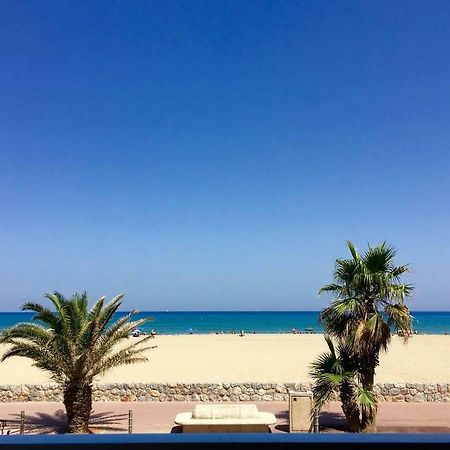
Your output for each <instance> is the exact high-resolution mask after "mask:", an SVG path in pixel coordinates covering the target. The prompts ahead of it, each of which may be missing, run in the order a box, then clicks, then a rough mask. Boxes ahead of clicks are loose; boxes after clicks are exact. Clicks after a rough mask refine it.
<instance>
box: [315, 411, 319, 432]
mask: <svg viewBox="0 0 450 450" xmlns="http://www.w3.org/2000/svg"><path fill="white" fill-rule="evenodd" d="M319 415H320V411H319V408H314V433H319V430H320V423H319Z"/></svg>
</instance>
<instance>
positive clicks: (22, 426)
mask: <svg viewBox="0 0 450 450" xmlns="http://www.w3.org/2000/svg"><path fill="white" fill-rule="evenodd" d="M24 432H25V411H20V434H24Z"/></svg>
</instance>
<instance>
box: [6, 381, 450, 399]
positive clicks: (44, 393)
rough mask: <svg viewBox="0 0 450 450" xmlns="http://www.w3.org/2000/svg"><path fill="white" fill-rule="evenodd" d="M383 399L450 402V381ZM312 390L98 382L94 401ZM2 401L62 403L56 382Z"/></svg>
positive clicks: (10, 388) (14, 392)
mask: <svg viewBox="0 0 450 450" xmlns="http://www.w3.org/2000/svg"><path fill="white" fill-rule="evenodd" d="M375 389H376V392H377V394H378V398H379V401H381V402H450V383H447V384H416V383H384V384H378V385H377V386H376V388H375ZM291 390H293V391H309V390H311V384H308V383H216V384H187V383H164V384H143V383H130V384H122V383H115V384H98V385H94V390H93V393H94V401H105V402H107V401H122V402H133V401H138V402H166V401H167V402H171V401H180V402H181V401H193V402H239V401H242V402H245V401H285V400H287V399H288V397H289V395H288V392H289V391H291ZM0 401H1V402H23V401H34V402H44V401H45V402H61V401H62V394H61V389H60V387H59V386H58V385H57V384H56V383H48V384H42V385H29V384H26V385H2V386H0Z"/></svg>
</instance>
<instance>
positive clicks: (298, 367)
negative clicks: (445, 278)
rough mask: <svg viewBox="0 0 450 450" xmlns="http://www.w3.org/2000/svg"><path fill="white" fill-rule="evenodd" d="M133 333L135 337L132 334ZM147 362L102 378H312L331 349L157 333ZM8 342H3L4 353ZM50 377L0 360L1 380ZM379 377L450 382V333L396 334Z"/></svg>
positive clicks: (263, 338)
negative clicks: (312, 366)
mask: <svg viewBox="0 0 450 450" xmlns="http://www.w3.org/2000/svg"><path fill="white" fill-rule="evenodd" d="M133 339H134V338H133ZM150 343H151V345H157V348H155V349H153V350H150V351H149V352H148V357H149V361H148V362H147V363H142V364H136V365H133V366H124V367H119V368H116V369H114V370H112V371H111V372H109V373H108V374H107V375H106V376H104V377H102V378H100V379H99V380H97V381H98V382H102V383H113V382H114V383H122V382H123V383H132V382H140V383H152V382H154V383H160V382H186V383H208V382H210V383H215V382H247V381H253V382H255V381H258V382H307V381H310V378H309V376H308V370H309V369H308V366H309V364H310V363H311V361H313V360H314V358H315V357H316V356H317V355H318V354H319V353H321V352H323V351H325V350H326V344H325V341H324V339H323V336H322V335H319V334H316V335H290V334H278V335H275V334H265V335H264V334H260V335H246V336H244V337H240V336H238V335H183V336H157V337H156V339H154V340H151V341H150ZM4 348H5V347H4V346H3V347H1V346H0V353H3V351H4ZM49 381H51V379H50V378H49V377H48V376H47V375H46V374H45V373H44V372H43V371H42V370H40V369H37V368H35V367H32V365H31V362H30V361H29V360H28V359H25V358H12V359H10V360H7V361H5V362H3V363H1V364H0V383H1V384H40V383H45V382H49ZM376 382H379V383H388V382H393V383H394V382H411V383H439V382H442V383H445V382H447V383H449V382H450V336H444V335H419V336H414V337H412V338H411V339H410V340H409V341H408V343H407V344H406V345H404V344H403V340H402V339H400V338H398V337H394V338H393V340H392V343H391V346H390V350H389V352H388V353H387V354H382V356H381V364H380V367H379V368H378V370H377V373H376Z"/></svg>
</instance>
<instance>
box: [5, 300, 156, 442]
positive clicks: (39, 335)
mask: <svg viewBox="0 0 450 450" xmlns="http://www.w3.org/2000/svg"><path fill="white" fill-rule="evenodd" d="M45 297H46V298H48V299H49V300H50V301H51V302H52V304H53V306H54V308H55V311H53V310H51V309H49V308H46V307H44V306H42V305H40V304H38V303H31V302H30V303H25V304H24V305H23V306H22V310H23V311H32V312H34V313H36V315H35V316H34V318H33V321H34V322H33V323H20V324H18V325H15V326H14V327H12V328H9V329H7V330H5V331H4V332H3V333H2V334H1V336H0V342H2V343H8V344H11V346H10V347H9V349H8V350H7V351H6V352H5V353H4V355H3V356H2V358H1V360H2V361H4V360H5V359H8V358H11V357H12V356H22V357H26V358H30V359H32V360H33V361H34V364H33V365H34V366H36V367H39V368H40V369H43V370H45V371H47V372H49V373H50V374H51V377H52V378H53V380H55V381H56V382H57V383H59V384H60V385H61V388H62V391H63V402H64V406H65V408H66V413H67V432H68V433H87V432H89V418H90V414H91V409H92V383H93V380H94V377H96V376H98V375H103V374H104V373H105V372H107V371H108V370H110V369H112V368H113V367H117V366H120V365H123V364H133V363H137V362H143V361H147V358H146V357H145V356H143V355H142V353H143V352H144V351H145V350H148V349H149V348H152V347H148V346H147V347H146V346H142V344H143V343H145V341H147V339H149V338H150V337H151V336H147V337H145V338H144V339H142V340H140V341H139V342H134V343H132V344H126V343H124V341H126V340H127V339H128V337H129V334H130V332H131V330H132V329H133V328H135V327H139V326H141V325H142V324H144V323H145V322H147V321H149V320H152V319H151V318H144V319H139V320H135V321H131V320H130V318H131V316H132V315H133V314H134V312H131V313H128V314H126V315H124V316H123V317H121V318H119V319H118V320H116V321H115V322H114V321H113V316H114V313H116V311H117V310H118V308H119V307H120V305H121V303H122V297H123V294H121V295H118V296H117V297H115V298H113V299H112V300H111V301H110V302H109V303H107V304H105V297H102V298H100V299H99V300H98V301H97V302H96V303H95V304H94V306H93V307H92V308H91V309H89V308H88V299H87V295H86V293H84V294H81V295H80V294H75V295H74V296H73V297H72V298H70V299H66V298H65V297H64V296H63V295H61V294H60V293H58V292H54V293H53V294H46V295H45ZM119 343H121V344H122V345H120V346H117V344H119Z"/></svg>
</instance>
